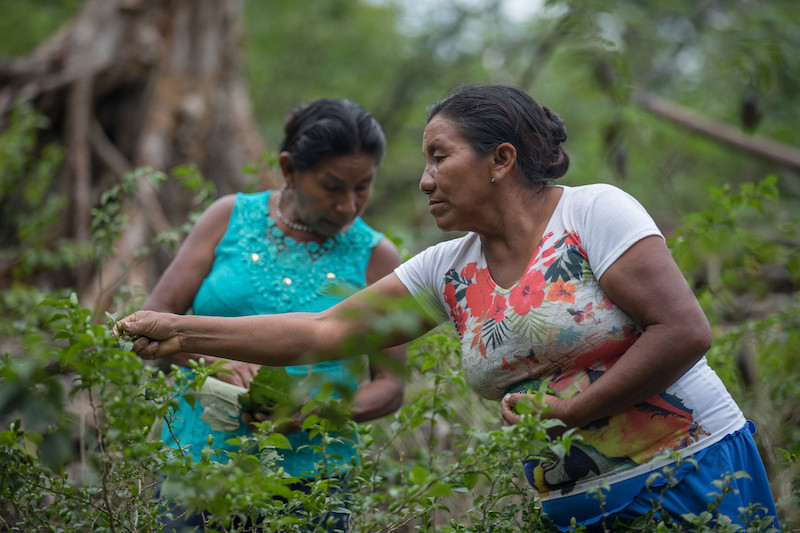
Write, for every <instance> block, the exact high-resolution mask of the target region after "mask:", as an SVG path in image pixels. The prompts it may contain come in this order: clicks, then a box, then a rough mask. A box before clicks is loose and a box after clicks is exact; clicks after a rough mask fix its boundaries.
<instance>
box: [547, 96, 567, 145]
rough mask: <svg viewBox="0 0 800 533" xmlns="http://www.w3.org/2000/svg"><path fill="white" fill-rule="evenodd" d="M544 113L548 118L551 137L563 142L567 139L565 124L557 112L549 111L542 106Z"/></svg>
mask: <svg viewBox="0 0 800 533" xmlns="http://www.w3.org/2000/svg"><path fill="white" fill-rule="evenodd" d="M542 109H543V110H544V113H545V115H546V116H547V118H548V119H549V120H550V124H548V125H549V126H550V131H551V133H552V139H553V140H554V141H555V142H557V143H563V142H566V140H567V126H566V124H564V121H563V120H561V117H559V116H558V115H557V114H555V113H553V112H552V111H550V109H549V108H548V107H547V106H544V105H543V106H542Z"/></svg>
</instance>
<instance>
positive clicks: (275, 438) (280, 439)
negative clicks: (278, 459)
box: [267, 433, 292, 450]
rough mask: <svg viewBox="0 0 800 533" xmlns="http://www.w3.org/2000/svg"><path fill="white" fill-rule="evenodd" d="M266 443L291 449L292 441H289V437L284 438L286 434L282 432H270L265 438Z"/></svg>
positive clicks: (283, 448)
mask: <svg viewBox="0 0 800 533" xmlns="http://www.w3.org/2000/svg"><path fill="white" fill-rule="evenodd" d="M267 444H269V445H270V446H275V447H276V448H281V449H282V450H291V449H292V443H291V442H289V439H288V438H286V435H284V434H283V433H272V434H270V436H269V437H268V438H267Z"/></svg>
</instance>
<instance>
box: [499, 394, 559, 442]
mask: <svg viewBox="0 0 800 533" xmlns="http://www.w3.org/2000/svg"><path fill="white" fill-rule="evenodd" d="M523 396H527V397H528V398H529V399H530V400H531V403H533V406H534V408H536V409H538V410H540V411H542V412H541V417H542V419H548V418H557V419H559V420H561V421H562V422H564V424H567V428H569V427H570V425H569V421H568V420H566V418H567V416H566V409H565V408H566V402H565V401H564V400H562V399H561V398H559V397H558V396H554V395H552V394H546V395H545V396H544V403H545V405H541V404H539V403H538V402H537V401H536V395H535V394H526V393H523V392H514V393H510V394H506V395H505V396H503V399H502V400H500V412H501V413H502V415H503V423H504V424H505V425H508V426H511V425H514V424H516V423H517V422H519V419H520V414H519V413H517V411H516V407H517V404H518V403H519V401H520V399H521V398H522V397H523ZM546 407H550V409H549V410H547V411H544V409H545V408H546ZM567 428H564V427H563V426H562V427H559V428H554V430H553V431H552V432H551V436H555V434H560V433H563V432H564V430H565V429H567ZM556 430H557V431H556Z"/></svg>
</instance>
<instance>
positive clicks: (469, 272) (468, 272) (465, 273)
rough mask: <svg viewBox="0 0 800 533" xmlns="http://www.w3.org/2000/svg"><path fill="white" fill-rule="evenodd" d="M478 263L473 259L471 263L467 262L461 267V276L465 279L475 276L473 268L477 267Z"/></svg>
mask: <svg viewBox="0 0 800 533" xmlns="http://www.w3.org/2000/svg"><path fill="white" fill-rule="evenodd" d="M477 266H478V263H475V262H474V261H473V262H472V263H467V264H466V266H464V268H462V269H461V276H462V277H463V278H465V279H472V277H473V276H475V270H476V269H477Z"/></svg>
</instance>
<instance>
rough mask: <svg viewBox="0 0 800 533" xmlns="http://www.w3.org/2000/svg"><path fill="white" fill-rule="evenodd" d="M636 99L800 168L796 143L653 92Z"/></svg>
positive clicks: (718, 137) (705, 131) (677, 121)
mask: <svg viewBox="0 0 800 533" xmlns="http://www.w3.org/2000/svg"><path fill="white" fill-rule="evenodd" d="M633 101H634V103H636V104H637V105H638V106H639V107H641V108H642V109H646V110H647V111H650V112H651V113H653V114H655V115H658V116H660V117H663V118H666V119H668V120H670V121H672V122H674V123H675V124H678V125H680V126H682V127H685V128H687V129H689V130H690V131H694V132H697V133H701V134H703V135H705V136H707V137H710V138H712V139H714V140H717V141H720V142H723V143H725V144H728V145H730V146H733V147H735V148H739V149H741V150H745V151H747V152H749V153H751V154H753V155H756V156H758V157H762V158H764V159H768V160H770V161H773V162H776V163H780V164H781V165H786V166H788V167H792V168H796V169H800V149H798V148H796V147H794V146H790V145H787V144H783V143H781V142H779V141H776V140H774V139H762V138H756V137H751V136H749V135H746V134H744V133H742V132H741V131H740V130H739V129H738V128H735V127H733V126H731V125H730V124H726V123H725V122H720V121H716V120H711V119H709V118H707V117H703V116H702V115H700V114H699V113H698V112H697V111H694V110H691V109H689V108H686V107H683V106H681V105H679V104H676V103H675V102H670V101H668V100H664V99H663V98H659V97H658V96H655V95H653V94H649V93H636V94H635V95H634V97H633Z"/></svg>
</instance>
